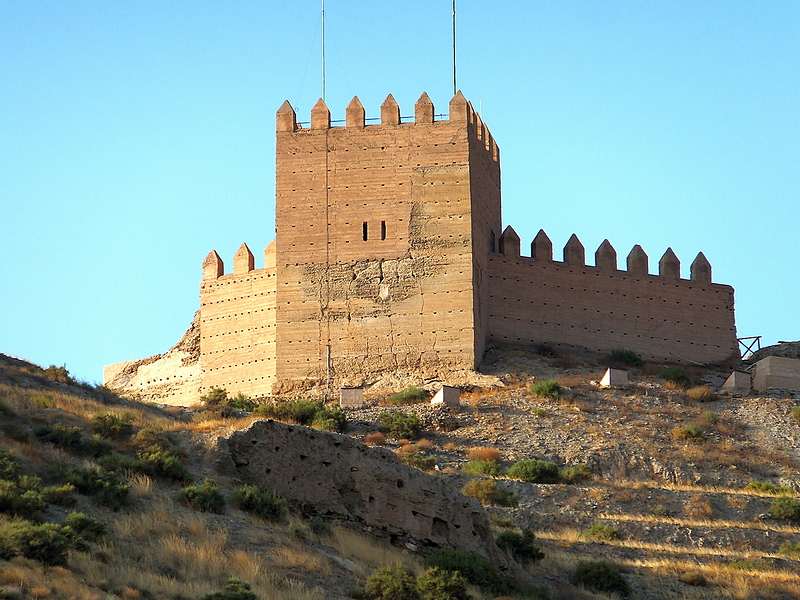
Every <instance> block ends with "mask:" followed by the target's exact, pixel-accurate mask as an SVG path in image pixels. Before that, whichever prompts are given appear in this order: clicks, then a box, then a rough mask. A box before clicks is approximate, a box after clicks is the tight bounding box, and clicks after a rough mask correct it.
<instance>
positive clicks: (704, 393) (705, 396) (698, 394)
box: [686, 385, 718, 402]
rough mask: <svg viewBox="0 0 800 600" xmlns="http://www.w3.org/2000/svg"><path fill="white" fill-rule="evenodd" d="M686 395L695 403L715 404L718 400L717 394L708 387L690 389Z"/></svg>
mask: <svg viewBox="0 0 800 600" xmlns="http://www.w3.org/2000/svg"><path fill="white" fill-rule="evenodd" d="M686 395H687V396H689V398H691V399H692V400H694V401H695V402H713V401H714V400H716V399H717V398H718V396H717V393H716V392H715V391H714V390H712V389H711V388H710V387H708V386H707V385H700V386H697V387H693V388H689V389H688V390H686Z"/></svg>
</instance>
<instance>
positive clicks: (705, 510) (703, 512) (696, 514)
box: [684, 494, 714, 519]
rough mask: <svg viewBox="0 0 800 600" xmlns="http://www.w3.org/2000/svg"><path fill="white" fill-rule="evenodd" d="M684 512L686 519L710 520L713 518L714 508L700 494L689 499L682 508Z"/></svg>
mask: <svg viewBox="0 0 800 600" xmlns="http://www.w3.org/2000/svg"><path fill="white" fill-rule="evenodd" d="M684 512H685V513H686V516H687V517H691V518H693V519H710V518H711V517H712V516H714V508H713V507H712V506H711V503H710V502H709V501H708V500H707V499H706V498H705V497H704V496H703V495H702V494H695V495H694V496H692V497H691V498H689V501H688V502H687V503H686V506H685V507H684Z"/></svg>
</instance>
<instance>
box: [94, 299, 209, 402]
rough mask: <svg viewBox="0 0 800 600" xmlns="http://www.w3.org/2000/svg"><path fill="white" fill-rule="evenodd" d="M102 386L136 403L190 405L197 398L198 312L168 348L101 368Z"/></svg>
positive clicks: (199, 381)
mask: <svg viewBox="0 0 800 600" xmlns="http://www.w3.org/2000/svg"><path fill="white" fill-rule="evenodd" d="M103 385H105V386H107V387H109V388H111V389H114V390H118V391H119V392H120V393H123V394H125V395H126V396H130V397H132V398H135V399H137V400H144V401H149V402H157V403H159V404H169V405H172V406H190V405H192V404H196V403H197V402H198V400H199V398H200V394H201V392H200V389H201V387H202V378H201V373H200V313H199V312H198V313H195V316H194V319H193V320H192V324H191V325H190V326H189V329H188V330H187V331H186V333H185V334H184V335H183V337H182V338H181V339H180V341H179V342H178V343H177V344H175V345H174V346H173V347H172V348H170V349H169V350H167V351H166V352H164V353H163V354H156V355H155V356H149V357H147V358H142V359H139V360H129V361H125V362H119V363H113V364H110V365H106V366H105V367H103Z"/></svg>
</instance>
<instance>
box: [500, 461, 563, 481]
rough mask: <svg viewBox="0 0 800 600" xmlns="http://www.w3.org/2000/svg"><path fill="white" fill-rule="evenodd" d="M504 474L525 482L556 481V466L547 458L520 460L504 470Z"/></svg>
mask: <svg viewBox="0 0 800 600" xmlns="http://www.w3.org/2000/svg"><path fill="white" fill-rule="evenodd" d="M506 476H508V477H510V478H511V479H519V480H520V481H524V482H526V483H558V481H559V472H558V466H557V465H556V464H555V463H553V462H550V461H547V460H538V459H532V460H520V461H518V462H516V463H514V464H513V465H511V467H509V469H508V471H506Z"/></svg>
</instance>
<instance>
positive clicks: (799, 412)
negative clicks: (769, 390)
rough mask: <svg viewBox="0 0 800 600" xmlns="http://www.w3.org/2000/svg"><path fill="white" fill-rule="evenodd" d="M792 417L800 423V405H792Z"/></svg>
mask: <svg viewBox="0 0 800 600" xmlns="http://www.w3.org/2000/svg"><path fill="white" fill-rule="evenodd" d="M792 418H793V419H794V420H795V421H797V422H798V423H800V406H793V407H792Z"/></svg>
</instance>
